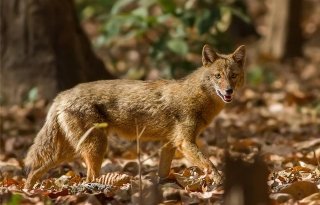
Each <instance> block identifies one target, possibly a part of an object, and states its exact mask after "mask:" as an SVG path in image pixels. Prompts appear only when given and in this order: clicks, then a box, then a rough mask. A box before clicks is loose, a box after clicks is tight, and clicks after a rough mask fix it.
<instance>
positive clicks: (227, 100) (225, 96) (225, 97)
mask: <svg viewBox="0 0 320 205" xmlns="http://www.w3.org/2000/svg"><path fill="white" fill-rule="evenodd" d="M217 93H218V95H219V96H220V97H221V98H222V100H223V101H225V102H227V103H229V102H231V101H232V95H223V94H222V93H221V92H220V91H219V90H217Z"/></svg>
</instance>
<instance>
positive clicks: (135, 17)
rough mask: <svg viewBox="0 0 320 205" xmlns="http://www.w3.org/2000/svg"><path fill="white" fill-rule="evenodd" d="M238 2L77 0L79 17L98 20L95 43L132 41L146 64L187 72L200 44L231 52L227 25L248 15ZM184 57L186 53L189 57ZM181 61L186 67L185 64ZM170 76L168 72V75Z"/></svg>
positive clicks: (216, 0) (117, 43)
mask: <svg viewBox="0 0 320 205" xmlns="http://www.w3.org/2000/svg"><path fill="white" fill-rule="evenodd" d="M239 2H240V4H241V1H240V0H225V1H224V0H215V1H212V0H202V1H196V0H187V1H182V0H76V3H77V8H78V11H79V15H80V17H81V18H82V19H83V20H87V19H95V20H96V21H98V22H100V24H101V27H100V29H101V30H100V31H101V33H100V35H99V36H98V37H97V38H96V40H95V42H94V43H95V45H96V46H97V47H101V46H106V47H107V48H108V47H111V46H112V47H116V46H121V45H122V44H125V42H130V40H131V41H135V42H136V44H138V45H139V46H140V47H141V48H143V47H147V48H149V49H148V53H146V54H144V55H145V56H143V59H147V60H145V61H144V64H149V65H144V66H145V67H152V66H153V67H157V68H168V69H169V70H170V72H169V73H171V74H172V73H173V70H175V69H182V70H188V68H189V67H190V66H191V67H194V66H195V65H194V64H195V63H197V64H198V63H199V62H195V61H194V59H193V58H190V55H189V54H195V55H199V53H200V52H201V48H202V46H203V44H204V43H209V44H211V45H212V46H214V47H215V48H217V49H218V50H221V51H224V52H226V51H230V50H231V49H232V47H233V43H232V40H231V39H229V38H228V32H227V31H228V28H229V26H230V24H231V22H232V18H233V17H234V16H237V17H239V18H241V19H243V21H245V22H249V19H248V17H247V15H246V14H245V12H244V11H243V9H242V7H241V6H238V5H239ZM188 56H189V57H188ZM186 64H189V65H187V66H186V67H184V66H185V65H186ZM169 77H170V76H169Z"/></svg>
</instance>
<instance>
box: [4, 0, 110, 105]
mask: <svg viewBox="0 0 320 205" xmlns="http://www.w3.org/2000/svg"><path fill="white" fill-rule="evenodd" d="M0 11H1V16H0V17H1V19H0V22H1V31H0V34H1V42H0V43H1V47H0V48H1V53H0V56H1V64H0V69H1V79H0V80H1V84H0V85H1V101H2V102H1V103H7V104H15V103H22V102H24V101H25V100H26V99H27V96H28V93H29V91H30V90H31V89H32V88H37V91H38V97H39V98H44V99H52V98H53V97H54V96H55V95H56V94H57V93H58V92H59V91H61V90H65V89H68V88H70V87H73V86H74V85H76V84H78V83H80V82H87V81H93V80H98V79H110V78H113V77H112V75H111V74H110V73H109V72H108V71H107V70H106V69H105V67H104V64H103V63H102V61H101V60H100V59H98V58H97V57H96V56H95V54H94V53H93V51H92V49H91V47H90V42H89V40H88V38H87V37H86V35H85V34H84V32H83V30H82V28H81V27H80V25H79V21H78V18H77V16H76V12H75V8H74V2H73V0H1V1H0Z"/></svg>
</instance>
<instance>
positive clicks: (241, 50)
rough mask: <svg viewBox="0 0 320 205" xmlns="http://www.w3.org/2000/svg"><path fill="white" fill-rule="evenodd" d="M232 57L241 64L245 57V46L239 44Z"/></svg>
mask: <svg viewBox="0 0 320 205" xmlns="http://www.w3.org/2000/svg"><path fill="white" fill-rule="evenodd" d="M232 58H233V59H234V60H235V61H236V62H237V63H238V64H239V65H241V66H243V64H244V62H245V59H246V47H245V46H244V45H242V46H239V47H238V48H237V49H236V50H235V51H234V52H233V54H232Z"/></svg>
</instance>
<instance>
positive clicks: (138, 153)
mask: <svg viewBox="0 0 320 205" xmlns="http://www.w3.org/2000/svg"><path fill="white" fill-rule="evenodd" d="M135 122H136V134H137V155H138V165H139V166H138V168H139V201H140V204H142V175H141V156H140V155H141V154H140V138H141V136H142V134H143V132H144V130H145V129H146V127H145V126H144V127H143V129H142V130H141V132H140V133H139V127H138V123H137V119H135Z"/></svg>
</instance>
